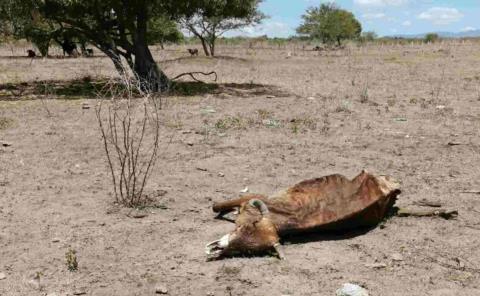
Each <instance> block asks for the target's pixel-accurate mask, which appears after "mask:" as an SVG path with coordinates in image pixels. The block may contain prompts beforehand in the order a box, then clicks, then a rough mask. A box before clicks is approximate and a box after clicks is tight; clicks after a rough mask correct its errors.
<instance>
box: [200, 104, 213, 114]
mask: <svg viewBox="0 0 480 296" xmlns="http://www.w3.org/2000/svg"><path fill="white" fill-rule="evenodd" d="M216 112H217V111H216V110H215V109H213V107H211V106H207V107H205V108H203V109H201V110H200V113H202V114H211V113H216Z"/></svg>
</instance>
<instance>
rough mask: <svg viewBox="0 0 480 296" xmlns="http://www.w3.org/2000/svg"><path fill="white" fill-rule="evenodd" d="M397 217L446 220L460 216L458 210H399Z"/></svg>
mask: <svg viewBox="0 0 480 296" xmlns="http://www.w3.org/2000/svg"><path fill="white" fill-rule="evenodd" d="M397 216H399V217H441V218H444V219H446V220H450V219H454V218H456V217H457V216H458V211H457V210H446V209H436V210H412V209H398V211H397Z"/></svg>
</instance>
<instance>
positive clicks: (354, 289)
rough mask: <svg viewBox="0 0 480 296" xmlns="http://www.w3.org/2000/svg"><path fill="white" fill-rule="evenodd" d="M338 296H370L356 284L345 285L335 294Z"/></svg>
mask: <svg viewBox="0 0 480 296" xmlns="http://www.w3.org/2000/svg"><path fill="white" fill-rule="evenodd" d="M335 295H336V296H368V292H367V290H365V289H364V288H362V287H360V286H359V285H355V284H350V283H347V284H343V286H342V287H341V288H340V289H338V290H337V291H336V292H335Z"/></svg>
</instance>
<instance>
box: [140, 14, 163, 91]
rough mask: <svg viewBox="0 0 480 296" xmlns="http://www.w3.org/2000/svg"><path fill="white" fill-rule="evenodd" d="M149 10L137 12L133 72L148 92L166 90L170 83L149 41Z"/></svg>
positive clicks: (143, 88)
mask: <svg viewBox="0 0 480 296" xmlns="http://www.w3.org/2000/svg"><path fill="white" fill-rule="evenodd" d="M147 20H148V16H147V11H146V9H145V10H141V11H139V13H138V14H137V28H136V32H135V33H136V34H135V39H134V50H135V53H134V55H135V64H134V66H133V69H132V70H133V72H134V73H135V75H136V76H137V79H138V80H139V82H140V87H141V89H142V90H143V91H146V92H158V91H166V90H168V87H169V85H170V80H169V79H168V77H167V76H166V75H165V74H164V73H163V72H162V71H161V70H160V69H159V68H158V66H157V63H156V62H155V60H154V59H153V56H152V53H151V51H150V49H149V48H148V43H147Z"/></svg>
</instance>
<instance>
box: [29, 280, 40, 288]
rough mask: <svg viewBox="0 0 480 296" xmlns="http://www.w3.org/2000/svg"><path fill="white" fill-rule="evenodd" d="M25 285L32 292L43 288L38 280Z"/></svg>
mask: <svg viewBox="0 0 480 296" xmlns="http://www.w3.org/2000/svg"><path fill="white" fill-rule="evenodd" d="M27 284H28V285H29V286H30V287H31V288H32V289H34V290H41V289H42V287H43V286H42V284H41V283H40V280H38V279H33V280H29V281H28V282H27Z"/></svg>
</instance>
